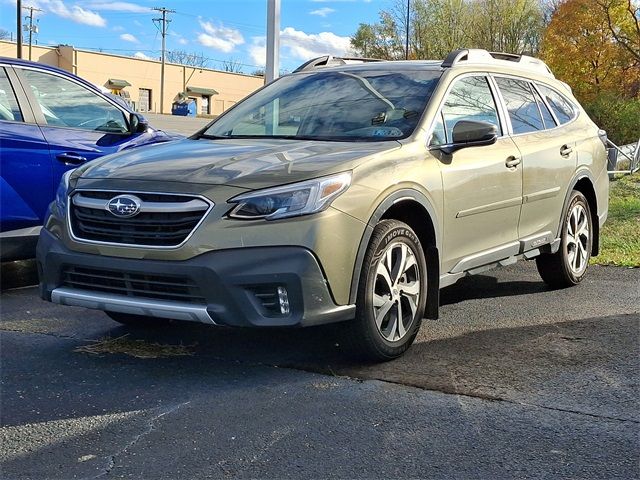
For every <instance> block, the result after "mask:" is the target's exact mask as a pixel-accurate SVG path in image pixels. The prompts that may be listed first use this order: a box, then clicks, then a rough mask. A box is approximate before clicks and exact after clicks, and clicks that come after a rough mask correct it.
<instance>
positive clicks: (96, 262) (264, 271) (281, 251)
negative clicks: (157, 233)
mask: <svg viewBox="0 0 640 480" xmlns="http://www.w3.org/2000/svg"><path fill="white" fill-rule="evenodd" d="M37 260H38V271H39V275H40V296H41V297H42V298H43V299H45V300H48V301H53V302H55V303H60V304H64V305H75V306H83V307H87V308H94V309H98V310H105V311H116V312H124V313H133V314H139V315H147V316H151V317H160V318H173V319H176V320H187V321H196V322H202V323H209V324H217V325H228V326H237V327H251V326H253V327H269V326H311V325H319V324H325V323H333V322H339V321H343V320H349V319H352V318H353V317H354V315H355V306H354V305H344V306H338V305H336V304H335V302H334V301H333V298H332V296H331V293H330V291H329V287H328V284H327V281H326V280H325V277H324V275H323V273H322V269H321V268H320V265H319V263H318V261H317V259H316V257H315V256H314V255H313V254H312V253H311V252H310V251H309V250H307V249H305V248H302V247H260V248H239V249H229V250H220V251H214V252H209V253H205V254H202V255H199V256H197V257H194V258H191V259H189V260H184V261H159V260H140V259H126V258H116V257H107V256H100V255H91V254H85V253H78V252H74V251H71V250H69V249H67V248H66V247H65V246H64V245H63V244H62V242H60V241H59V240H58V239H57V238H55V237H54V236H53V235H51V234H50V233H49V232H48V231H46V230H43V231H42V233H41V235H40V240H39V242H38V247H37ZM70 267H73V268H74V269H91V270H93V271H96V270H97V271H104V272H107V275H118V274H127V275H137V276H138V277H136V278H140V276H158V277H159V276H168V275H169V276H173V277H176V278H178V277H180V278H184V279H186V280H187V281H188V282H189V283H190V284H192V285H194V288H195V289H197V291H198V294H197V296H198V298H199V300H198V301H197V302H193V301H191V300H190V299H186V300H185V301H176V299H164V298H162V296H161V295H158V293H157V292H156V293H155V294H154V295H153V297H145V293H144V292H142V293H140V291H139V290H140V289H141V288H142V287H139V288H138V291H120V292H114V291H105V289H102V290H101V289H96V288H94V286H92V285H88V286H86V287H78V285H69V284H68V282H66V280H65V278H66V277H65V276H64V275H63V271H65V270H68V269H69V268H70ZM127 278H128V277H127ZM89 283H90V282H89ZM279 287H280V288H282V289H285V290H286V297H287V300H288V303H289V313H284V314H283V313H282V312H281V311H280V310H279V309H277V310H278V311H275V312H274V309H273V307H271V308H267V307H265V303H264V296H265V293H264V292H267V294H266V295H267V296H268V295H270V294H269V292H275V299H276V301H277V300H278V294H277V292H278V288H279ZM106 290H109V288H107V289H106ZM134 290H135V289H134ZM272 297H273V296H272ZM272 299H273V298H272Z"/></svg>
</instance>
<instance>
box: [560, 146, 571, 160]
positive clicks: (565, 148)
mask: <svg viewBox="0 0 640 480" xmlns="http://www.w3.org/2000/svg"><path fill="white" fill-rule="evenodd" d="M572 153H573V148H571V147H570V146H568V145H563V146H562V147H560V156H562V157H565V158H567V157H568V156H569V155H571V154H572Z"/></svg>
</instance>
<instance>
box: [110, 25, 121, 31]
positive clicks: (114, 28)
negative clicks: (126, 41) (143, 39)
mask: <svg viewBox="0 0 640 480" xmlns="http://www.w3.org/2000/svg"><path fill="white" fill-rule="evenodd" d="M111 30H113V31H114V32H124V27H123V26H121V25H116V26H115V27H113V28H112V29H111Z"/></svg>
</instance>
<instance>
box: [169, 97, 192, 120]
mask: <svg viewBox="0 0 640 480" xmlns="http://www.w3.org/2000/svg"><path fill="white" fill-rule="evenodd" d="M197 111H198V109H197V106H196V102H195V100H192V99H191V98H185V99H181V100H176V101H175V102H173V105H171V115H180V116H182V117H195V116H196V113H197Z"/></svg>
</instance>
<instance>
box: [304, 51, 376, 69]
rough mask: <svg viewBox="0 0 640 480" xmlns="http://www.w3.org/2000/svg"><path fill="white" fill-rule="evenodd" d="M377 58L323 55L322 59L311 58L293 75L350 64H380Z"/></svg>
mask: <svg viewBox="0 0 640 480" xmlns="http://www.w3.org/2000/svg"><path fill="white" fill-rule="evenodd" d="M381 61H382V60H380V59H379V58H361V57H334V56H333V55H323V56H322V57H318V58H313V59H311V60H309V61H308V62H305V63H303V64H302V65H300V66H299V67H298V68H296V69H295V70H294V71H293V73H298V72H306V71H309V70H313V69H315V68H321V67H335V66H338V65H349V64H352V63H369V62H381Z"/></svg>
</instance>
